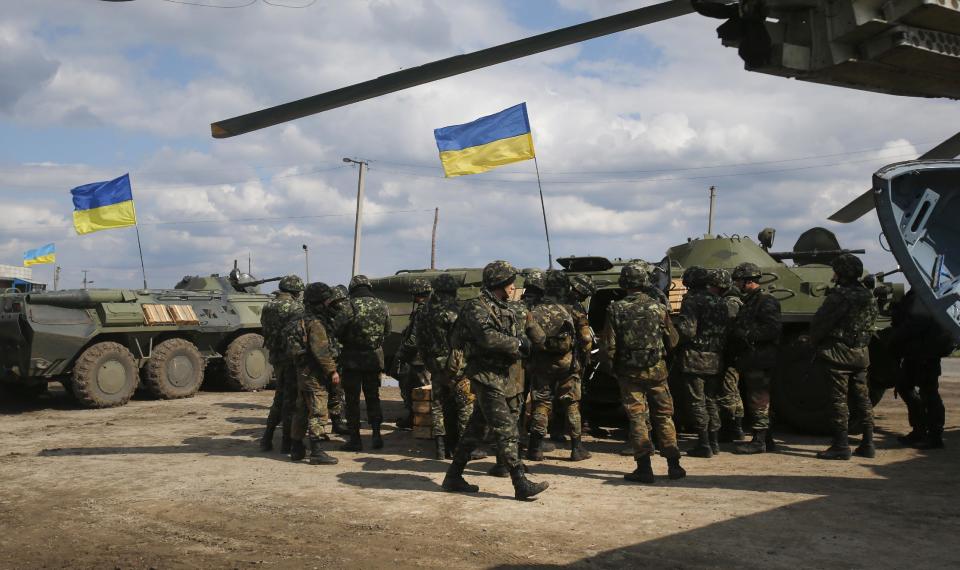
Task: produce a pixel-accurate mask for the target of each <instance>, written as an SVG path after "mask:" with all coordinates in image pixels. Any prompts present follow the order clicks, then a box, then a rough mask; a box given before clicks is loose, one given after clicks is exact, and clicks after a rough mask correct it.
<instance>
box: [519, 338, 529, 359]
mask: <svg viewBox="0 0 960 570" xmlns="http://www.w3.org/2000/svg"><path fill="white" fill-rule="evenodd" d="M520 356H522V357H524V358H526V357H528V356H530V339H528V338H527V337H526V336H521V337H520Z"/></svg>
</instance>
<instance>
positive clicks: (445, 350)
mask: <svg viewBox="0 0 960 570" xmlns="http://www.w3.org/2000/svg"><path fill="white" fill-rule="evenodd" d="M832 266H833V270H834V281H835V287H832V288H831V289H830V290H829V293H828V295H827V297H826V299H825V301H824V303H823V305H822V306H821V308H820V309H819V310H818V311H817V313H816V315H815V317H814V319H813V322H812V323H811V326H810V332H809V336H807V337H804V338H803V341H804V342H806V343H809V345H810V348H812V350H813V352H814V354H815V360H814V370H813V373H814V374H818V375H821V376H822V378H824V379H825V380H828V385H829V386H830V390H831V412H832V428H833V439H832V442H831V445H830V447H829V448H827V449H826V450H824V451H821V452H819V453H818V454H817V457H819V458H821V459H841V460H843V459H850V457H851V455H852V454H856V455H858V456H861V457H866V458H872V457H874V456H875V453H876V450H875V447H874V443H873V415H872V406H871V400H870V396H869V390H868V386H867V370H868V367H869V352H868V348H867V346H868V344H869V342H870V338H871V335H872V332H873V327H874V323H875V320H876V318H877V315H878V308H877V302H876V300H875V298H874V296H873V293H872V292H871V290H870V289H869V288H868V287H866V286H865V285H864V284H863V283H862V282H861V276H862V274H863V265H862V263H861V262H860V260H859V259H858V258H857V257H855V256H853V255H851V254H843V255H840V256H838V257H837V258H835V259H834V261H833V263H832ZM654 271H655V268H654V267H653V266H650V265H648V264H646V263H644V262H642V261H635V262H631V263H629V264H627V265H625V266H624V267H623V268H622V271H621V273H620V276H619V286H620V288H621V289H622V291H623V295H622V296H621V297H620V298H618V299H615V300H612V301H611V302H610V303H609V305H607V307H606V318H605V320H604V328H603V331H602V333H601V335H600V339H597V338H596V337H595V335H594V333H593V330H592V328H591V327H590V324H589V319H588V314H587V311H586V310H585V309H584V303H585V302H586V301H587V299H589V298H590V297H591V296H592V295H594V294H595V293H596V288H595V286H594V284H593V283H592V281H591V280H590V278H589V277H587V276H584V275H574V276H568V275H567V274H566V273H564V272H563V271H559V270H548V271H546V272H542V273H541V272H531V273H527V274H526V275H525V278H524V290H523V295H522V296H520V297H519V298H518V296H517V289H516V286H517V283H516V280H517V277H518V275H519V271H518V270H517V269H516V268H514V267H513V266H512V265H511V264H510V263H508V262H506V261H494V262H492V263H490V264H488V265H487V266H486V267H484V269H483V274H482V287H481V290H480V292H479V295H477V296H476V297H474V298H470V299H459V298H458V295H457V293H458V290H459V289H460V288H461V287H462V285H463V284H462V283H461V282H460V280H462V278H460V279H458V277H457V276H455V275H454V274H450V273H442V274H440V275H439V276H437V277H436V278H435V279H434V281H433V282H432V284H431V283H430V282H428V281H426V280H424V279H414V280H413V283H412V287H411V294H412V297H413V300H414V310H413V312H412V314H411V316H410V321H409V324H408V325H407V327H406V328H405V329H404V331H403V332H402V334H401V340H400V347H399V350H398V352H397V357H396V358H397V363H398V365H397V368H396V372H395V375H396V376H398V377H399V380H400V387H401V394H402V396H403V400H404V405H405V407H406V409H407V416H406V417H404V418H401V419H399V420H398V421H397V427H398V428H400V429H409V428H410V427H411V426H412V418H413V413H412V412H413V410H412V409H413V401H412V400H413V398H412V392H413V390H414V389H415V388H416V387H418V386H427V385H429V386H430V387H431V394H432V396H431V397H432V402H431V418H432V436H433V438H434V442H435V453H436V458H437V459H441V460H442V459H450V460H451V463H450V466H449V469H448V470H447V473H446V475H445V477H444V480H443V483H442V486H443V488H444V489H445V490H447V491H451V492H477V491H478V487H477V486H476V485H472V484H470V483H468V482H467V481H465V480H464V478H463V473H464V469H465V467H466V465H467V463H468V462H469V461H470V460H471V459H476V458H478V457H482V456H483V455H484V454H483V453H482V452H481V451H480V447H481V446H482V445H483V444H484V443H487V444H488V445H489V446H490V447H491V448H492V449H494V450H495V452H496V465H495V466H494V467H493V468H492V469H491V471H490V474H491V475H494V476H500V477H507V476H509V477H510V478H511V479H512V481H513V485H514V490H515V497H516V498H517V499H520V500H524V499H529V498H530V497H533V496H535V495H537V494H539V493H540V492H542V491H544V490H545V489H546V488H547V487H548V486H549V484H548V483H546V482H540V483H535V482H532V481H530V480H529V479H528V478H527V477H526V473H527V472H528V470H527V468H526V467H525V466H524V463H523V459H526V460H527V461H541V460H543V458H544V455H543V454H544V450H545V446H546V445H549V444H548V442H547V441H546V439H547V436H548V434H549V433H550V430H551V424H558V425H560V426H561V427H562V430H563V431H565V432H566V434H567V435H568V436H569V438H570V459H571V460H572V461H581V460H584V459H587V458H589V457H590V452H589V451H587V449H586V448H585V447H584V445H583V442H582V439H581V432H582V423H583V422H582V420H581V415H580V399H581V393H582V388H583V382H584V380H585V377H586V378H589V377H590V376H592V375H593V374H594V373H595V372H596V371H597V369H598V368H599V369H601V370H602V371H603V372H605V373H607V374H610V375H612V376H613V377H615V378H616V380H617V383H618V385H619V390H620V396H621V401H622V404H623V408H624V410H625V412H626V415H627V417H628V418H629V423H630V427H629V441H630V444H631V447H632V453H633V457H634V459H635V462H636V468H635V469H634V470H633V471H632V472H630V473H627V474H626V475H624V478H625V479H627V480H628V481H633V482H638V483H648V484H649V483H653V482H654V480H655V477H654V473H653V468H652V464H651V457H652V456H653V454H654V453H655V451H656V450H659V452H660V454H661V456H663V457H664V458H665V459H666V460H667V466H668V468H667V475H668V477H669V478H670V479H679V478H682V477H684V476H686V471H685V470H684V468H683V467H682V466H681V465H680V458H681V452H680V449H679V447H678V445H677V430H676V426H675V424H674V399H673V395H672V394H671V390H670V386H669V383H668V377H669V376H670V370H671V369H675V370H677V371H678V372H679V374H680V382H679V384H675V386H676V385H678V386H681V387H682V390H683V394H682V395H681V399H682V401H683V402H684V403H685V405H686V407H687V412H688V414H687V415H688V416H689V418H690V423H691V424H692V425H691V426H689V427H692V428H693V430H694V431H695V432H696V434H697V440H696V443H695V444H694V446H693V447H692V448H691V449H688V450H687V455H688V456H691V457H700V458H710V457H712V456H714V455H716V454H717V453H719V452H720V446H719V444H720V442H721V440H722V439H723V437H722V435H721V428H724V429H725V432H726V435H727V437H728V441H732V440H736V441H739V445H737V446H736V448H735V452H736V453H740V454H757V453H764V452H768V451H773V450H774V449H775V446H776V443H775V440H774V437H773V432H772V431H771V421H770V388H771V379H772V375H773V369H774V368H775V366H776V363H777V362H776V360H777V350H778V344H779V341H780V336H781V331H782V324H781V311H780V303H779V301H778V300H777V299H776V298H775V297H774V296H773V295H771V294H770V293H768V292H767V291H765V290H764V289H763V287H762V286H761V272H760V269H759V268H758V267H757V266H756V265H754V264H752V263H743V264H741V265H739V266H737V267H736V269H734V271H733V272H732V274H731V273H730V272H728V271H726V270H724V269H713V270H707V269H704V268H701V267H691V268H689V269H687V270H686V271H685V273H684V275H683V284H684V286H685V287H686V288H687V292H686V294H685V295H684V297H683V299H682V301H681V304H680V308H679V312H677V313H676V315H675V316H671V306H670V301H669V299H668V298H667V296H666V294H665V293H664V292H663V291H661V290H660V289H658V288H657V287H656V286H655V285H654V282H653V280H654ZM301 292H303V300H302V303H301V302H300V300H299V296H300V293H301ZM262 322H263V333H264V339H265V346H266V348H267V349H268V350H269V354H270V358H271V362H272V364H273V365H274V368H275V370H276V376H277V379H278V388H277V391H276V395H275V398H274V403H273V406H272V407H271V410H270V415H269V418H268V423H267V429H266V431H265V433H264V435H263V438H262V439H261V449H263V450H270V449H272V445H273V444H272V440H273V435H274V431H275V429H276V428H277V427H278V426H282V428H283V436H282V442H283V443H282V451H283V452H285V453H290V456H291V458H292V459H293V460H294V461H301V460H303V459H304V458H305V457H307V454H308V450H307V446H305V445H304V442H307V444H308V446H309V461H310V463H312V464H334V463H336V462H337V460H336V459H335V458H334V457H332V456H330V455H328V454H327V453H325V452H324V451H323V449H322V448H321V447H322V442H323V441H325V440H328V439H329V438H328V437H327V435H326V426H327V423H328V421H329V422H330V423H331V424H332V429H333V431H334V432H336V433H340V434H342V435H345V436H347V441H346V443H345V444H344V445H343V446H341V449H342V450H345V451H360V450H361V449H362V447H363V446H362V442H361V439H360V407H359V399H360V394H361V392H362V393H363V395H364V397H365V399H366V408H367V419H368V422H369V424H370V427H371V430H372V447H373V448H375V449H376V448H380V447H382V446H383V439H382V436H381V432H380V428H381V424H382V422H383V413H382V410H381V407H380V399H379V387H380V378H381V375H382V373H383V371H384V356H383V342H384V340H385V338H386V336H387V334H388V333H389V331H390V318H389V312H388V309H387V305H386V303H385V302H384V301H382V300H380V299H378V298H377V297H375V296H374V294H373V291H372V286H371V283H370V281H369V279H367V278H366V277H364V276H362V275H357V276H355V277H354V278H353V279H352V280H351V282H350V285H349V287H348V288H346V287H343V286H336V287H331V286H329V285H327V284H324V283H311V284H309V285H307V286H306V287H305V286H304V283H303V282H302V281H301V280H300V279H299V278H298V277H296V276H288V277H286V278H284V279H283V280H281V282H280V292H279V293H278V294H277V297H276V299H274V300H273V301H271V302H270V303H269V304H268V305H266V306H265V307H264V309H263V315H262ZM668 363H669V364H668ZM937 363H939V359H937ZM924 366H926V368H924ZM914 367H915V368H917V369H920V370H921V372H923V371H928V369H930V365H929V363H928V364H924V363H923V362H918V363H915V364H914ZM936 372H937V374H936V375H937V376H939V369H937V371H936ZM928 375H929V374H928ZM921 376H922V374H921ZM934 386H935V380H934ZM911 389H912V387H911ZM741 391H742V392H743V393H744V394H745V396H746V398H745V400H744V401H741V397H740V394H741ZM935 391H936V390H935V388H934V392H935ZM929 392H930V391H929V390H927V396H929ZM914 395H916V394H914ZM922 396H924V389H923V388H922V387H921V396H920V397H917V400H918V401H917V402H914V403H913V407H912V410H913V412H912V414H911V415H912V416H916V423H917V426H916V427H915V428H914V432H911V434H910V435H908V436H905V438H907V439H910V442H911V443H917V442H919V441H921V440H929V439H930V438H929V436H930V434H935V435H936V429H937V428H936V425H935V424H936V422H937V421H938V420H939V430H940V432H941V433H942V426H943V420H942V418H943V413H942V403H941V405H940V408H939V410H940V412H939V415H938V412H937V409H936V405H935V402H934V403H933V404H930V400H931V398H930V397H925V398H923V397H922ZM528 402H529V403H528ZM908 404H909V402H908ZM850 409H853V410H854V411H855V412H856V413H855V414H854V417H855V418H857V421H858V422H860V424H861V425H860V426H858V427H859V428H860V433H862V436H861V439H860V442H859V445H858V446H857V447H856V449H855V450H852V451H851V447H850V443H849V437H848V429H849V424H848V422H849V410H850ZM745 414H746V419H747V423H746V425H747V426H748V427H749V430H750V432H751V433H750V437H749V438H748V439H745V437H744V434H743V433H742V431H741V430H742V428H741V426H742V425H743V419H744V415H745ZM931 417H932V418H933V419H932V420H931V419H930V418H931ZM931 421H932V422H933V423H932V424H931ZM921 424H923V425H921ZM911 425H914V418H913V417H912V418H911ZM930 425H933V427H930ZM651 431H652V432H653V437H652V436H651ZM940 446H942V440H940Z"/></svg>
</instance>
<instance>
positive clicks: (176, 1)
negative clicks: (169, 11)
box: [163, 0, 257, 10]
mask: <svg viewBox="0 0 960 570" xmlns="http://www.w3.org/2000/svg"><path fill="white" fill-rule="evenodd" d="M163 1H164V2H169V3H171V4H183V5H185V6H199V7H200V8H221V9H223V10H231V9H233V8H246V7H247V6H253V5H254V4H256V3H257V0H250V1H249V2H247V3H246V4H237V5H235V6H220V5H218V4H204V3H203V2H187V1H186V0H163Z"/></svg>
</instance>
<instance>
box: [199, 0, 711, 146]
mask: <svg viewBox="0 0 960 570" xmlns="http://www.w3.org/2000/svg"><path fill="white" fill-rule="evenodd" d="M693 11H694V10H693V6H692V5H691V2H690V0H669V1H667V2H662V3H660V4H654V5H652V6H646V7H644V8H639V9H637V10H631V11H629V12H623V13H621V14H616V15H613V16H608V17H606V18H600V19H598V20H592V21H589V22H585V23H583V24H577V25H575V26H570V27H568V28H562V29H559V30H554V31H552V32H546V33H544V34H540V35H537V36H531V37H529V38H524V39H522V40H517V41H514V42H510V43H506V44H502V45H499V46H494V47H491V48H486V49H482V50H480V51H475V52H473V53H467V54H463V55H455V56H453V57H448V58H446V59H441V60H438V61H434V62H432V63H427V64H424V65H421V66H418V67H412V68H410V69H404V70H401V71H397V72H394V73H389V74H387V75H382V76H380V77H378V78H376V79H371V80H369V81H364V82H362V83H357V84H354V85H350V86H347V87H342V88H340V89H336V90H334V91H328V92H327V93H322V94H320V95H314V96H312V97H307V98H305V99H300V100H298V101H292V102H290V103H284V104H282V105H277V106H275V107H270V108H268V109H263V110H260V111H254V112H253V113H248V114H246V115H241V116H239V117H234V118H232V119H226V120H223V121H218V122H216V123H213V124H211V125H210V131H211V133H212V135H213V137H214V138H218V139H222V138H228V137H233V136H236V135H241V134H243V133H249V132H251V131H255V130H258V129H263V128H266V127H271V126H273V125H278V124H280V123H285V122H287V121H292V120H294V119H299V118H302V117H306V116H308V115H313V114H315V113H321V112H323V111H329V110H330V109H336V108H337V107H343V106H344V105H349V104H351V103H356V102H358V101H364V100H366V99H372V98H374V97H379V96H380V95H386V94H387V93H393V92H394V91H400V90H402V89H407V88H409V87H414V86H416V85H422V84H424V83H429V82H431V81H436V80H438V79H444V78H446V77H451V76H454V75H459V74H461V73H466V72H468V71H474V70H477V69H481V68H484V67H488V66H491V65H496V64H498V63H503V62H506V61H511V60H514V59H519V58H521V57H526V56H528V55H533V54H537V53H540V52H544V51H548V50H552V49H556V48H559V47H563V46H567V45H570V44H575V43H580V42H583V41H586V40H591V39H594V38H599V37H601V36H606V35H609V34H613V33H616V32H622V31H624V30H629V29H632V28H638V27H640V26H645V25H647V24H653V23H656V22H662V21H664V20H669V19H671V18H676V17H679V16H684V15H686V14H690V13H692V12H693Z"/></svg>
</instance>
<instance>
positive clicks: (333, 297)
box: [330, 285, 350, 303]
mask: <svg viewBox="0 0 960 570" xmlns="http://www.w3.org/2000/svg"><path fill="white" fill-rule="evenodd" d="M349 298H350V295H349V294H348V293H347V288H346V287H344V286H343V285H337V286H336V287H334V288H333V291H331V292H330V302H331V303H336V302H337V301H344V300H346V299H349Z"/></svg>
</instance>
